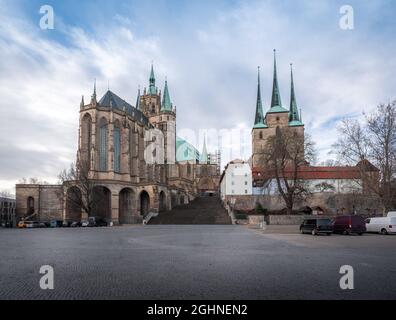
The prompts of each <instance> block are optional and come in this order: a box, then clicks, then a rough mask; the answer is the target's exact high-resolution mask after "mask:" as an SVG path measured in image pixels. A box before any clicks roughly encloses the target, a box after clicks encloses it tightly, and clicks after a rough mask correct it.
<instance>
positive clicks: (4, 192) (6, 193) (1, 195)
mask: <svg viewBox="0 0 396 320" xmlns="http://www.w3.org/2000/svg"><path fill="white" fill-rule="evenodd" d="M0 198H7V199H11V198H13V196H12V194H11V192H10V191H9V190H6V189H4V190H1V191H0Z"/></svg>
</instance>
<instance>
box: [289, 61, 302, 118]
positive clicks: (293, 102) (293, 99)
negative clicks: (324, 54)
mask: <svg viewBox="0 0 396 320" xmlns="http://www.w3.org/2000/svg"><path fill="white" fill-rule="evenodd" d="M290 70H291V71H290V77H291V93H290V113H289V125H290V126H302V125H303V123H302V122H301V118H300V116H299V114H298V108H297V101H296V94H295V92H294V77H293V64H290Z"/></svg>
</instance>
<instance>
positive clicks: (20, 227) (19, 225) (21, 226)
mask: <svg viewBox="0 0 396 320" xmlns="http://www.w3.org/2000/svg"><path fill="white" fill-rule="evenodd" d="M17 227H18V228H19V229H24V228H26V221H19V222H18V224H17Z"/></svg>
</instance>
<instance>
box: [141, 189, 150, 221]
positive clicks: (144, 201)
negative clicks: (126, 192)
mask: <svg viewBox="0 0 396 320" xmlns="http://www.w3.org/2000/svg"><path fill="white" fill-rule="evenodd" d="M149 211H150V196H149V194H148V193H147V192H146V191H142V192H141V193H140V215H142V216H145V215H147V214H148V213H149Z"/></svg>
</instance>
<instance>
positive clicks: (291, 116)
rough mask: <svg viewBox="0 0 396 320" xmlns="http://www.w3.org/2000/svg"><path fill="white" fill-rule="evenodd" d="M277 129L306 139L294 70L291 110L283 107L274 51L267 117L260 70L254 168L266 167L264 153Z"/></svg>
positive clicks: (254, 138) (254, 136)
mask: <svg viewBox="0 0 396 320" xmlns="http://www.w3.org/2000/svg"><path fill="white" fill-rule="evenodd" d="M277 128H288V130H292V131H294V132H296V139H299V138H300V139H301V138H302V139H304V124H303V123H302V121H301V116H300V115H299V113H298V108H297V102H296V95H295V91H294V79H293V69H291V94H290V109H289V110H287V109H285V108H284V107H283V106H282V99H281V94H280V90H279V83H278V73H277V62H276V51H275V50H274V74H273V85H272V97H271V106H270V109H269V110H268V111H267V113H266V115H265V116H264V115H263V108H262V99H261V88H260V70H259V75H258V88H257V101H256V116H255V122H254V126H253V130H252V166H253V167H261V166H263V165H264V159H263V152H264V150H265V147H266V144H267V141H268V138H269V137H271V136H273V135H275V132H276V129H277Z"/></svg>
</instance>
